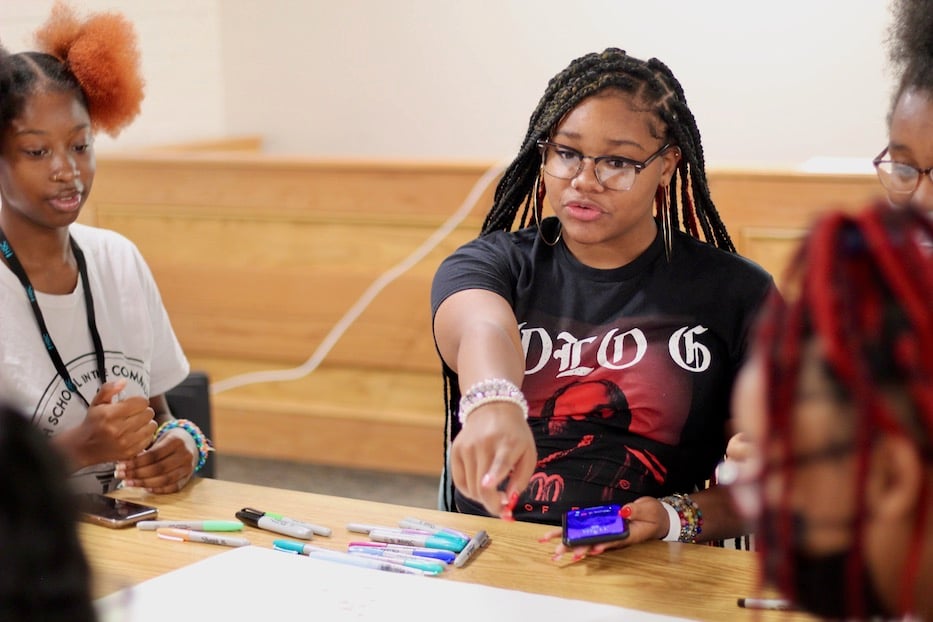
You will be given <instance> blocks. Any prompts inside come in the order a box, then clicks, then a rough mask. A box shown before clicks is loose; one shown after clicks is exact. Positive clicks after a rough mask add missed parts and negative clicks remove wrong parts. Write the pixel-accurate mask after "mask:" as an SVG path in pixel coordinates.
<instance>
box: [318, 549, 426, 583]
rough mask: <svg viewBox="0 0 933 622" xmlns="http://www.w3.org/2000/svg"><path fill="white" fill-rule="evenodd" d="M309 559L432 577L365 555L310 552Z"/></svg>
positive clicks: (422, 572)
mask: <svg viewBox="0 0 933 622" xmlns="http://www.w3.org/2000/svg"><path fill="white" fill-rule="evenodd" d="M308 557H309V558H310V559H320V560H323V561H328V562H337V563H339V564H349V565H351V566H360V567H362V568H372V569H373V570H384V571H386V572H397V573H399V574H414V575H419V576H422V577H430V576H433V575H431V574H430V573H427V572H425V571H423V570H418V569H417V568H409V567H407V566H403V565H402V564H396V563H393V562H388V561H382V560H381V559H375V558H371V557H369V556H367V555H350V554H349V553H340V552H337V551H311V552H310V553H309V554H308Z"/></svg>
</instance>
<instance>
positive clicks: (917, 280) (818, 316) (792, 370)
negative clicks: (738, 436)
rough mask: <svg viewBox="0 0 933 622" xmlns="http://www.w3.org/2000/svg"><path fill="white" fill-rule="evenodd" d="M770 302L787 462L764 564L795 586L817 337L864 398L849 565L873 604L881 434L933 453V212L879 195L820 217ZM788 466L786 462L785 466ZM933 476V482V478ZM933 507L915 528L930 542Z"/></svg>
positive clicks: (848, 385)
mask: <svg viewBox="0 0 933 622" xmlns="http://www.w3.org/2000/svg"><path fill="white" fill-rule="evenodd" d="M782 290H783V292H782V293H783V296H784V297H783V299H781V298H779V297H777V296H775V298H774V299H773V300H772V301H771V303H770V304H769V305H768V306H767V307H766V311H765V312H764V314H763V316H762V320H761V324H760V326H759V328H758V334H757V339H758V341H757V344H756V347H758V348H759V350H760V352H762V353H763V354H764V355H765V361H766V362H765V382H766V386H767V387H768V395H767V418H768V425H767V429H768V434H769V437H770V439H772V440H773V441H774V442H775V444H776V446H777V447H778V450H779V457H778V461H777V462H776V463H774V464H772V465H770V466H767V467H766V469H765V471H766V472H765V474H764V475H765V477H767V476H768V472H767V471H768V470H772V471H775V470H777V471H780V473H779V475H780V476H781V481H783V482H784V487H783V490H782V491H781V495H782V499H781V500H780V502H779V504H778V506H777V507H776V508H772V509H773V511H774V512H773V513H774V514H776V516H774V517H772V518H771V519H770V520H774V527H775V529H774V533H773V535H774V536H775V539H774V540H773V541H768V539H767V538H766V539H765V540H764V541H763V542H762V546H761V554H762V557H763V561H764V564H763V566H766V567H767V568H769V569H771V570H772V572H773V576H774V577H775V578H776V580H777V582H778V584H779V585H778V586H777V587H778V588H779V589H781V590H782V591H784V592H786V593H788V594H792V593H793V587H792V586H793V578H794V577H793V573H794V568H793V563H792V557H791V551H792V550H793V547H792V546H791V545H792V544H793V539H794V535H793V525H792V520H791V519H792V517H791V515H790V513H789V512H788V511H787V510H786V509H784V508H788V507H790V504H789V499H790V490H789V488H788V485H787V482H789V481H791V477H790V476H791V474H792V471H793V469H794V468H795V464H794V460H793V447H792V438H793V434H792V432H793V429H794V412H795V405H796V395H797V386H798V381H799V376H800V368H801V365H802V360H801V359H802V356H803V351H804V347H805V346H806V345H807V344H808V342H810V341H811V340H813V339H817V340H818V341H819V345H820V348H821V349H820V352H821V357H822V359H823V360H822V363H823V364H824V366H825V368H826V370H827V371H828V374H829V376H830V377H831V379H832V382H833V384H834V385H836V388H837V389H838V391H839V393H840V395H845V396H847V397H846V398H845V399H846V401H847V403H850V404H851V405H852V407H853V412H854V415H853V420H852V429H853V431H854V439H853V440H854V446H855V448H856V449H855V452H856V472H857V478H858V479H857V486H856V498H857V500H858V501H857V504H858V507H857V511H856V514H855V517H856V518H855V521H854V524H853V527H854V531H855V539H854V542H855V548H854V549H853V550H852V556H851V564H850V567H849V568H847V580H848V582H849V585H850V586H851V589H850V590H848V593H849V594H850V595H851V596H852V598H853V603H852V609H853V611H851V612H850V613H855V614H861V613H863V612H864V606H865V603H864V602H862V601H863V598H864V590H863V589H862V587H863V586H862V585H860V584H859V583H856V582H859V581H861V580H862V579H861V577H862V576H863V574H862V568H863V562H862V559H863V556H864V555H863V551H862V546H861V542H862V540H863V532H864V528H865V526H864V520H865V519H864V517H865V516H866V514H867V513H866V512H865V511H864V510H865V483H866V481H867V472H868V466H869V456H870V450H871V444H872V440H873V439H874V438H877V437H878V436H879V435H884V434H896V435H899V436H902V437H904V438H907V439H909V440H910V441H911V442H912V443H914V444H915V445H916V446H917V448H918V453H920V454H921V455H923V456H925V457H927V459H929V457H930V456H933V221H931V220H929V219H928V218H927V216H926V215H924V214H923V213H921V212H920V211H919V210H916V209H914V208H906V209H905V208H892V207H890V206H889V205H888V204H887V203H877V204H874V205H871V206H869V207H867V208H866V209H864V210H862V211H860V212H858V213H855V214H849V213H845V212H832V213H829V214H826V215H824V216H823V217H822V218H821V219H819V220H818V221H817V222H816V223H815V225H814V226H813V228H812V229H811V231H810V233H809V235H808V236H807V238H806V239H805V240H804V242H803V243H802V244H801V245H800V247H798V250H797V252H796V253H795V255H794V256H793V257H792V259H791V263H790V266H789V268H788V271H787V273H786V274H785V275H784V284H783V287H782ZM892 387H893V388H896V389H897V390H898V391H903V392H904V393H905V394H906V396H907V397H908V398H909V403H910V407H909V410H910V411H911V412H909V413H903V412H895V411H894V410H893V409H892V408H891V407H890V405H889V403H888V402H887V401H886V400H885V398H884V396H883V391H884V390H890V389H891V388H892ZM775 465H776V466H775ZM928 487H929V485H927V488H928ZM926 511H927V508H926V505H925V504H921V508H920V511H919V512H918V516H917V517H916V520H915V523H914V533H913V534H912V537H913V539H914V542H915V543H919V542H921V541H922V539H923V538H924V536H925V535H933V534H924V533H923V529H924V525H925V520H926ZM919 551H920V547H919V546H914V547H913V549H912V552H911V554H910V556H909V559H908V560H907V563H906V568H905V569H904V570H905V573H904V577H905V579H904V581H903V585H904V587H903V590H902V594H901V597H900V603H899V604H900V606H901V608H902V609H901V610H902V611H910V608H911V606H912V604H913V603H912V598H913V591H912V590H913V589H915V587H916V585H915V584H916V580H917V567H918V563H919V557H918V555H919Z"/></svg>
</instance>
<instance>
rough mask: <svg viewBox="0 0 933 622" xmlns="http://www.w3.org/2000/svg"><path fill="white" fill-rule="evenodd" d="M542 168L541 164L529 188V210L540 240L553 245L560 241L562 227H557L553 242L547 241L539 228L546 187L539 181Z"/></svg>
mask: <svg viewBox="0 0 933 622" xmlns="http://www.w3.org/2000/svg"><path fill="white" fill-rule="evenodd" d="M543 170H544V167H543V166H542V167H541V169H540V170H539V171H538V176H537V177H535V185H534V187H533V188H532V189H531V197H532V198H531V210H532V212H533V213H534V217H535V225H536V226H537V227H538V235H540V236H541V240H542V241H543V242H544V243H545V244H547V245H548V246H555V245H557V243H558V242H560V236H561V234H562V233H563V229H562V228H561V229H558V231H557V237H556V238H554V241H553V242H550V241H548V239H547V238H546V237H544V232H543V231H542V230H541V210H543V209H544V197H545V195H546V194H547V188H545V187H544V184H543V183H542V182H541V173H542V171H543ZM558 227H560V222H558Z"/></svg>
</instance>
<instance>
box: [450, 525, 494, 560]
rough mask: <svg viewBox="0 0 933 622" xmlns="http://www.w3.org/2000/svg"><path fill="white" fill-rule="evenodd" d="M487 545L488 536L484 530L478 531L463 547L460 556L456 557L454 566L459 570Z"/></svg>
mask: <svg viewBox="0 0 933 622" xmlns="http://www.w3.org/2000/svg"><path fill="white" fill-rule="evenodd" d="M487 544H489V534H487V533H486V532H485V531H484V530H482V529H481V530H479V531H477V532H476V534H475V535H474V536H473V537H472V538H470V541H469V542H467V545H466V546H465V547H463V550H462V551H460V554H459V555H457V559H455V560H454V566H456V567H457V568H460V567H461V566H463V565H465V564H466V563H467V562H468V561H470V559H471V558H472V557H473V556H474V555H475V554H476V553H477V552H479V550H480V549H482V548H483V547H484V546H486V545H487Z"/></svg>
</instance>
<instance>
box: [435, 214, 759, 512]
mask: <svg viewBox="0 0 933 622" xmlns="http://www.w3.org/2000/svg"><path fill="white" fill-rule="evenodd" d="M548 221H552V222H548ZM543 224H544V225H545V226H547V225H551V226H553V219H548V220H546V221H545V223H543ZM773 287H774V283H773V279H772V278H771V276H770V275H769V274H768V273H767V272H765V271H764V270H763V269H762V268H761V267H759V266H757V265H756V264H754V263H752V262H750V261H748V260H747V259H744V258H742V257H739V256H737V255H734V254H732V253H728V252H725V251H721V250H719V249H716V248H714V247H712V246H710V245H708V244H705V243H703V242H700V241H698V240H696V239H694V238H692V237H690V236H688V235H686V234H683V233H680V232H678V233H675V235H674V236H673V239H672V247H671V253H670V260H668V258H667V257H666V256H665V252H664V246H663V242H662V240H661V238H660V236H658V237H657V238H656V239H655V241H654V243H653V244H652V245H651V246H650V247H649V248H648V249H647V250H646V251H645V252H644V253H642V255H641V256H639V257H638V258H636V259H635V260H634V261H632V262H631V263H629V264H628V265H625V266H623V267H621V268H616V269H611V270H600V269H595V268H590V267H588V266H585V265H583V264H581V263H580V262H579V261H577V260H576V259H575V258H574V257H573V255H572V254H571V253H570V252H569V251H568V250H567V248H566V247H565V246H564V245H563V244H558V245H556V246H554V247H550V246H547V245H546V244H544V243H542V242H541V238H540V236H538V235H537V230H536V229H535V228H533V227H532V228H527V229H523V230H521V231H517V232H512V233H505V232H497V233H493V234H489V235H487V236H483V237H482V238H479V239H476V240H473V241H471V242H469V243H467V244H465V245H464V246H462V247H461V248H459V249H458V250H457V251H456V252H455V253H453V254H452V255H451V256H450V257H449V258H447V259H446V260H445V261H444V262H443V263H442V264H441V266H440V267H439V269H438V271H437V273H436V275H435V278H434V284H433V287H432V293H431V304H432V309H433V310H434V311H436V310H437V308H438V306H439V305H440V304H441V302H443V301H444V300H445V299H446V298H447V297H448V296H450V295H451V294H453V293H456V292H458V291H462V290H465V289H486V290H490V291H493V292H496V293H497V294H500V295H501V296H503V297H504V298H505V299H506V300H507V301H509V303H510V304H511V306H512V308H513V309H514V311H515V317H516V320H517V321H518V327H519V332H520V335H521V339H522V346H523V348H524V352H525V379H524V382H523V384H522V391H523V392H524V394H525V398H526V399H527V400H528V405H529V410H530V412H529V417H528V424H529V426H530V427H531V430H532V432H533V434H534V437H535V442H536V444H537V448H538V463H537V466H536V469H535V473H534V475H533V476H532V478H531V482H530V484H529V486H528V488H527V489H526V490H525V491H524V492H523V494H522V495H521V497H520V499H519V503H518V505H517V506H516V508H515V518H516V519H518V520H526V521H535V522H545V523H554V524H556V523H559V522H560V517H561V514H562V513H563V512H564V511H566V510H568V509H570V508H573V507H583V506H588V505H599V504H603V503H627V502H629V501H632V500H634V499H636V498H637V497H640V496H645V495H650V496H654V497H660V496H664V495H667V494H671V493H673V492H678V491H680V492H686V491H691V490H693V489H695V488H696V487H699V486H702V484H703V482H704V481H705V480H706V479H708V478H709V476H710V475H711V473H712V471H713V469H714V467H715V465H716V463H717V462H718V460H719V459H720V458H721V456H722V455H723V452H724V451H725V444H726V440H727V430H726V424H727V421H728V420H729V418H730V409H729V402H730V394H731V391H732V384H733V381H734V379H735V375H736V372H737V371H738V368H739V366H740V365H741V362H742V360H743V358H744V356H745V347H746V338H747V336H748V332H749V329H750V328H751V325H752V324H753V322H754V319H755V315H756V313H757V311H758V309H759V308H760V306H761V304H762V303H763V301H764V299H765V297H766V296H767V295H768V293H769V292H770V291H771V289H772V288H773ZM444 369H445V373H446V374H448V375H449V376H451V377H452V386H453V387H454V388H456V387H457V386H458V384H457V378H456V375H455V374H453V372H452V371H451V370H450V369H449V368H448V367H447V366H446V365H444ZM455 391H456V389H455ZM452 397H453V398H454V399H455V400H459V395H453V396H452ZM453 403H456V402H455V401H454V402H453ZM451 428H452V434H453V435H455V434H456V433H457V432H458V429H457V428H458V425H457V422H456V421H452V422H451ZM455 503H456V507H457V509H459V510H460V511H463V512H470V513H479V514H484V513H485V511H484V510H483V508H482V506H481V505H480V504H478V503H476V502H474V501H471V500H470V499H467V498H466V497H464V496H463V495H461V494H459V493H455Z"/></svg>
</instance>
